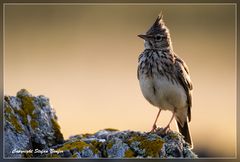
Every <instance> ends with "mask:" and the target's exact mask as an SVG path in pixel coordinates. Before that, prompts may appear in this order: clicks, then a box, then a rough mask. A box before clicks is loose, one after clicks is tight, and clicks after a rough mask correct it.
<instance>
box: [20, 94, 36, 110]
mask: <svg viewBox="0 0 240 162" xmlns="http://www.w3.org/2000/svg"><path fill="white" fill-rule="evenodd" d="M21 101H22V109H23V111H24V112H25V113H26V114H29V115H32V113H33V110H34V109H35V107H34V104H33V97H29V96H21Z"/></svg>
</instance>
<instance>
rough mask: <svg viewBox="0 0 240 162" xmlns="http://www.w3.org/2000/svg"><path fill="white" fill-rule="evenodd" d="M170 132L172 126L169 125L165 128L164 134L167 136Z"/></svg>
mask: <svg viewBox="0 0 240 162" xmlns="http://www.w3.org/2000/svg"><path fill="white" fill-rule="evenodd" d="M168 131H170V125H167V126H166V127H165V128H163V129H162V133H164V134H166V133H168Z"/></svg>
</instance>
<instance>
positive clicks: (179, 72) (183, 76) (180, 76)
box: [175, 56, 193, 121]
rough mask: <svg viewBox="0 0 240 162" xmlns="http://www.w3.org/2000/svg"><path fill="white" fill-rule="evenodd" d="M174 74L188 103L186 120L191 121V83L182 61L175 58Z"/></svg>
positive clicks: (186, 68)
mask: <svg viewBox="0 0 240 162" xmlns="http://www.w3.org/2000/svg"><path fill="white" fill-rule="evenodd" d="M175 73H176V76H177V80H178V81H179V83H180V84H181V85H182V86H183V88H184V90H185V92H186V95H187V103H188V120H189V121H191V107H192V95H191V90H192V89H193V86H192V82H191V79H190V76H189V71H188V67H187V65H186V64H185V62H184V61H183V60H181V59H180V58H179V57H177V56H176V58H175Z"/></svg>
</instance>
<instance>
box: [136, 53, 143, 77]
mask: <svg viewBox="0 0 240 162" xmlns="http://www.w3.org/2000/svg"><path fill="white" fill-rule="evenodd" d="M142 57H143V53H141V54H140V55H139V57H138V68H137V78H138V80H139V68H140V65H139V63H140V60H141V58H142Z"/></svg>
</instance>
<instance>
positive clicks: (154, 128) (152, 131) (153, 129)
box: [150, 124, 157, 133]
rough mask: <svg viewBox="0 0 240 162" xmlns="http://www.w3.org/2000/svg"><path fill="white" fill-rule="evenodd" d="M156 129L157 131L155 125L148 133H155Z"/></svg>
mask: <svg viewBox="0 0 240 162" xmlns="http://www.w3.org/2000/svg"><path fill="white" fill-rule="evenodd" d="M156 129H157V125H156V124H154V125H153V127H152V130H151V131H150V133H154V132H155V131H156Z"/></svg>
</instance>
